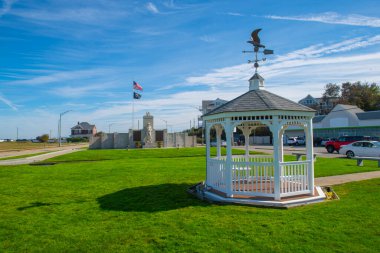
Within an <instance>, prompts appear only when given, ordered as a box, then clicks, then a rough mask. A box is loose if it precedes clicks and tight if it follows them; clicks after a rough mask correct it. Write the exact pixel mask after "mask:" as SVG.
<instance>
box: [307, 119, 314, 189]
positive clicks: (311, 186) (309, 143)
mask: <svg viewBox="0 0 380 253" xmlns="http://www.w3.org/2000/svg"><path fill="white" fill-rule="evenodd" d="M306 153H307V160H308V161H309V164H308V166H307V167H308V170H309V171H308V181H309V190H310V195H312V196H313V195H314V149H313V120H312V118H310V119H309V120H308V122H307V124H306Z"/></svg>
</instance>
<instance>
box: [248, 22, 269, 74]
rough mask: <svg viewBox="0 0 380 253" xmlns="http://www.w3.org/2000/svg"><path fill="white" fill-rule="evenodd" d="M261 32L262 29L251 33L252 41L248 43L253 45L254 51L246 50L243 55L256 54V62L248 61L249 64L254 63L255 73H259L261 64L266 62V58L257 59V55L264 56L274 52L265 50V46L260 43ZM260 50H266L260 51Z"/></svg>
mask: <svg viewBox="0 0 380 253" xmlns="http://www.w3.org/2000/svg"><path fill="white" fill-rule="evenodd" d="M260 31H261V29H256V30H254V31H253V32H252V33H251V40H249V41H247V43H249V44H252V46H253V51H246V50H244V51H243V53H254V54H255V59H254V60H248V63H252V62H254V64H253V66H254V67H255V73H257V68H258V67H259V62H260V61H265V60H266V58H265V57H263V58H261V59H259V58H258V57H257V54H258V53H263V54H264V55H269V54H273V50H270V49H265V46H264V45H263V44H261V43H260V38H259V32H260ZM260 48H264V50H263V51H260Z"/></svg>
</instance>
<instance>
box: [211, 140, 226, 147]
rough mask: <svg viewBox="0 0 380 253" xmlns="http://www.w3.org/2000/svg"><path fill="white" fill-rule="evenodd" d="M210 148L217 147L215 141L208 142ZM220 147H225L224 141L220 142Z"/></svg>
mask: <svg viewBox="0 0 380 253" xmlns="http://www.w3.org/2000/svg"><path fill="white" fill-rule="evenodd" d="M210 146H211V147H217V146H218V143H217V142H216V141H213V142H210ZM220 146H222V147H227V142H225V141H221V143H220Z"/></svg>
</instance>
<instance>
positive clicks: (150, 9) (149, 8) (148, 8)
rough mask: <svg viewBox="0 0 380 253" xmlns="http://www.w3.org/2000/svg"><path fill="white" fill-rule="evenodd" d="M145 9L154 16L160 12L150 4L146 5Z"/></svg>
mask: <svg viewBox="0 0 380 253" xmlns="http://www.w3.org/2000/svg"><path fill="white" fill-rule="evenodd" d="M146 9H147V10H148V11H150V12H152V13H154V14H157V13H160V11H159V10H158V9H157V7H156V6H155V5H154V4H153V3H152V2H149V3H147V4H146Z"/></svg>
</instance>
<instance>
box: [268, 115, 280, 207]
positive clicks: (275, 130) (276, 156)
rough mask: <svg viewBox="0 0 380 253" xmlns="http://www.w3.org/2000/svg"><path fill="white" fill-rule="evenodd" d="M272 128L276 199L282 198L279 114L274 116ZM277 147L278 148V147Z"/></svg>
mask: <svg viewBox="0 0 380 253" xmlns="http://www.w3.org/2000/svg"><path fill="white" fill-rule="evenodd" d="M270 130H271V132H272V135H273V168H274V173H273V174H274V175H273V177H274V199H275V200H280V199H281V192H280V183H281V181H280V176H281V173H280V170H281V166H280V159H279V157H280V150H279V148H278V145H279V143H280V137H281V135H280V130H281V126H280V125H279V122H278V116H273V123H272V125H271V126H270ZM276 147H277V148H276Z"/></svg>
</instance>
